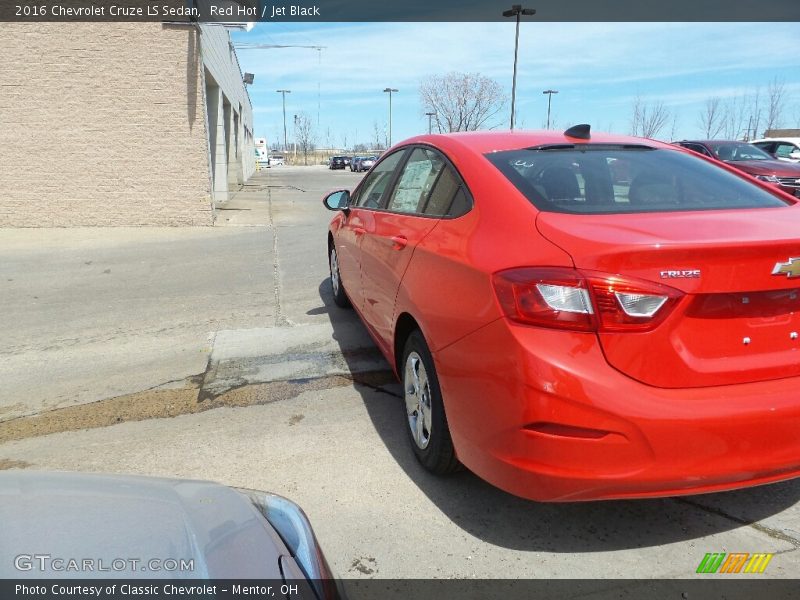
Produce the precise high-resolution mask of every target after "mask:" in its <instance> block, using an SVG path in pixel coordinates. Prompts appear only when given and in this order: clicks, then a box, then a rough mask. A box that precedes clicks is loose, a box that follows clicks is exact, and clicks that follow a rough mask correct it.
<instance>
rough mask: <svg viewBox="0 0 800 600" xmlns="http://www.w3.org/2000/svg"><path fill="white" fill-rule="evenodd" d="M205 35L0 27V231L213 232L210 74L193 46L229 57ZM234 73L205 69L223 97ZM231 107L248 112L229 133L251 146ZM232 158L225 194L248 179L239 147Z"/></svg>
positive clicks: (130, 27)
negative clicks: (163, 228)
mask: <svg viewBox="0 0 800 600" xmlns="http://www.w3.org/2000/svg"><path fill="white" fill-rule="evenodd" d="M213 29H215V30H217V31H211V32H206V31H204V32H203V33H202V34H200V32H199V31H198V30H197V29H196V28H195V27H191V26H171V25H166V24H161V23H131V24H128V23H98V24H94V23H74V24H64V23H59V24H49V23H48V24H9V23H4V24H2V25H0V56H2V57H3V59H2V60H0V132H2V133H0V227H50V226H54V227H70V226H84V225H87V226H123V225H125V226H129V225H212V224H213V205H212V201H213V195H212V174H211V169H210V164H209V162H210V160H211V157H212V153H211V151H210V150H211V149H210V148H209V143H208V139H209V138H208V132H207V130H206V120H207V114H206V103H205V90H206V80H205V74H207V73H208V72H210V71H209V69H208V68H204V66H203V62H202V61H203V57H202V56H201V53H200V52H199V51H198V48H199V42H200V37H204V38H205V37H208V38H210V39H209V41H208V43H209V45H213V44H217V45H219V42H224V47H225V48H229V47H230V44H229V43H228V34H227V31H225V29H224V28H213ZM217 38H220V39H219V40H218V39H217ZM230 51H231V52H233V49H232V47H230ZM204 52H205V50H204ZM213 60H214V59H212V63H213ZM233 61H235V53H234V55H233ZM217 62H218V63H219V61H217ZM235 69H236V72H235V73H234V74H233V75H231V74H230V73H227V72H226V71H225V67H224V65H222V64H221V63H220V64H217V65H214V66H211V70H213V71H214V72H216V73H217V76H218V77H219V78H220V80H226V78H227V80H226V81H225V83H224V87H230V88H231V89H237V86H236V85H234V82H235V79H236V78H238V77H240V76H239V75H238V72H239V70H238V63H236V65H235ZM228 80H232V81H228ZM238 88H239V89H240V90H242V91H243V87H242V85H241V79H240V78H239V79H238ZM228 94H229V97H232V96H234V95H235V94H234V93H233V92H230V91H229V92H228ZM235 100H236V109H237V110H240V111H241V113H245V108H244V107H245V106H246V110H247V111H249V113H245V118H244V119H242V118H241V114H240V116H239V118H238V119H237V123H236V127H238V129H239V131H238V133H237V135H238V136H239V139H240V140H241V141H242V142H245V141H246V138H247V136H249V138H250V146H251V147H252V109H251V107H250V103H249V99H248V98H247V97H246V93H243V95H242V96H239V97H237V98H235ZM240 102H241V104H242V107H243V108H242V109H239V103H240ZM247 115H249V120H247ZM230 121H231V125H229V127H230V129H229V132H230V133H231V134H233V133H235V131H234V128H233V121H234V119H233V118H231V119H230ZM233 137H234V138H235V137H236V136H233ZM229 150H230V152H228V155H229V156H230V157H231V159H232V160H233V159H235V158H236V154H237V153H236V150H235V149H234V148H233V147H231V148H230V149H229ZM238 152H239V154H240V159H241V160H240V163H241V166H239V165H234V167H233V168H232V169H228V168H227V160H228V156H226V157H225V159H224V160H225V161H226V171H229V172H231V173H233V174H234V175H236V177H235V178H234V179H233V180H232V181H228V182H226V184H225V185H226V187H227V186H231V187H233V186H235V185H237V184H238V183H241V182H242V181H243V180H245V179H246V178H247V177H248V176H249V175H250V174H251V173H252V170H251V169H250V168H249V166H248V164H247V161H246V158H245V153H246V151H245V150H244V145H242V146H241V147H240V149H239V151H238ZM253 153H254V150H250V152H249V157H248V158H250V162H252V155H253ZM224 199H225V198H220V199H219V200H224Z"/></svg>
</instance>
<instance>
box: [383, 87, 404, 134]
mask: <svg viewBox="0 0 800 600" xmlns="http://www.w3.org/2000/svg"><path fill="white" fill-rule="evenodd" d="M383 91H384V92H389V144H388V146H389V148H391V147H392V93H393V92H399V91H400V90H396V89H395V88H388V87H387V88H386V89H385V90H383Z"/></svg>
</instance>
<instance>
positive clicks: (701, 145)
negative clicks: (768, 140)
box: [674, 140, 800, 198]
mask: <svg viewBox="0 0 800 600" xmlns="http://www.w3.org/2000/svg"><path fill="white" fill-rule="evenodd" d="M674 143H675V144H676V145H678V146H682V147H684V148H688V149H689V150H694V151H695V152H699V153H700V154H702V155H704V156H708V157H711V158H714V159H717V160H721V161H722V162H724V163H727V164H729V165H730V166H732V167H734V168H736V169H739V170H740V171H744V172H745V173H747V174H748V175H752V176H753V177H755V178H756V179H760V180H761V181H766V182H767V183H770V184H772V185H775V186H777V187H779V188H780V189H782V190H783V191H785V192H787V193H789V194H793V195H795V196H797V197H798V198H800V165H797V164H790V163H787V162H785V161H781V160H777V159H776V158H773V157H772V156H770V155H769V154H767V153H766V152H764V150H762V149H761V148H758V147H757V146H754V145H753V144H748V143H747V142H737V141H729V140H683V141H680V142H674Z"/></svg>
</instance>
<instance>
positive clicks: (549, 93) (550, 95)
mask: <svg viewBox="0 0 800 600" xmlns="http://www.w3.org/2000/svg"><path fill="white" fill-rule="evenodd" d="M542 93H543V94H547V128H548V129H550V100H552V99H553V94H557V93H558V90H545V91H543V92H542Z"/></svg>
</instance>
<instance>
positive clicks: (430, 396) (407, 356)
mask: <svg viewBox="0 0 800 600" xmlns="http://www.w3.org/2000/svg"><path fill="white" fill-rule="evenodd" d="M414 373H416V377H414ZM400 377H401V379H402V383H403V395H404V400H405V407H404V408H405V414H406V423H407V425H408V426H407V428H406V432H407V433H408V439H409V441H410V442H411V448H412V450H413V451H414V454H415V455H416V457H417V460H419V462H420V463H421V464H422V466H423V467H425V468H426V469H427V470H428V471H430V472H431V473H433V474H435V475H449V474H450V473H454V472H456V471H458V470H459V468H460V466H461V463H459V462H458V459H457V458H456V453H455V449H454V448H453V440H452V438H451V437H450V428H449V426H448V425H447V415H446V414H445V411H444V402H443V401H442V392H441V389H440V388H439V378H438V377H437V376H436V367H435V366H434V364H433V357H432V356H431V352H430V350H428V345H427V344H426V343H425V338H424V337H423V335H422V332H421V331H419V330H416V331H414V332H412V333H411V335H409V336H408V339H407V340H406V344H405V348H404V349H403V362H402V363H401V365H400ZM423 378H424V381H423ZM415 388H416V390H415ZM421 388H422V389H421ZM426 388H427V393H426ZM420 392H421V393H420ZM414 404H416V405H417V409H416V412H414V410H413V406H414ZM426 409H427V410H428V411H429V419H427V423H426V419H425V418H424V417H425V414H424V413H425V412H426ZM420 412H422V413H423V418H422V423H421V424H420V419H419V414H420ZM426 434H427V436H426ZM418 437H419V438H420V439H419V440H418V439H417V438H418Z"/></svg>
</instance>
